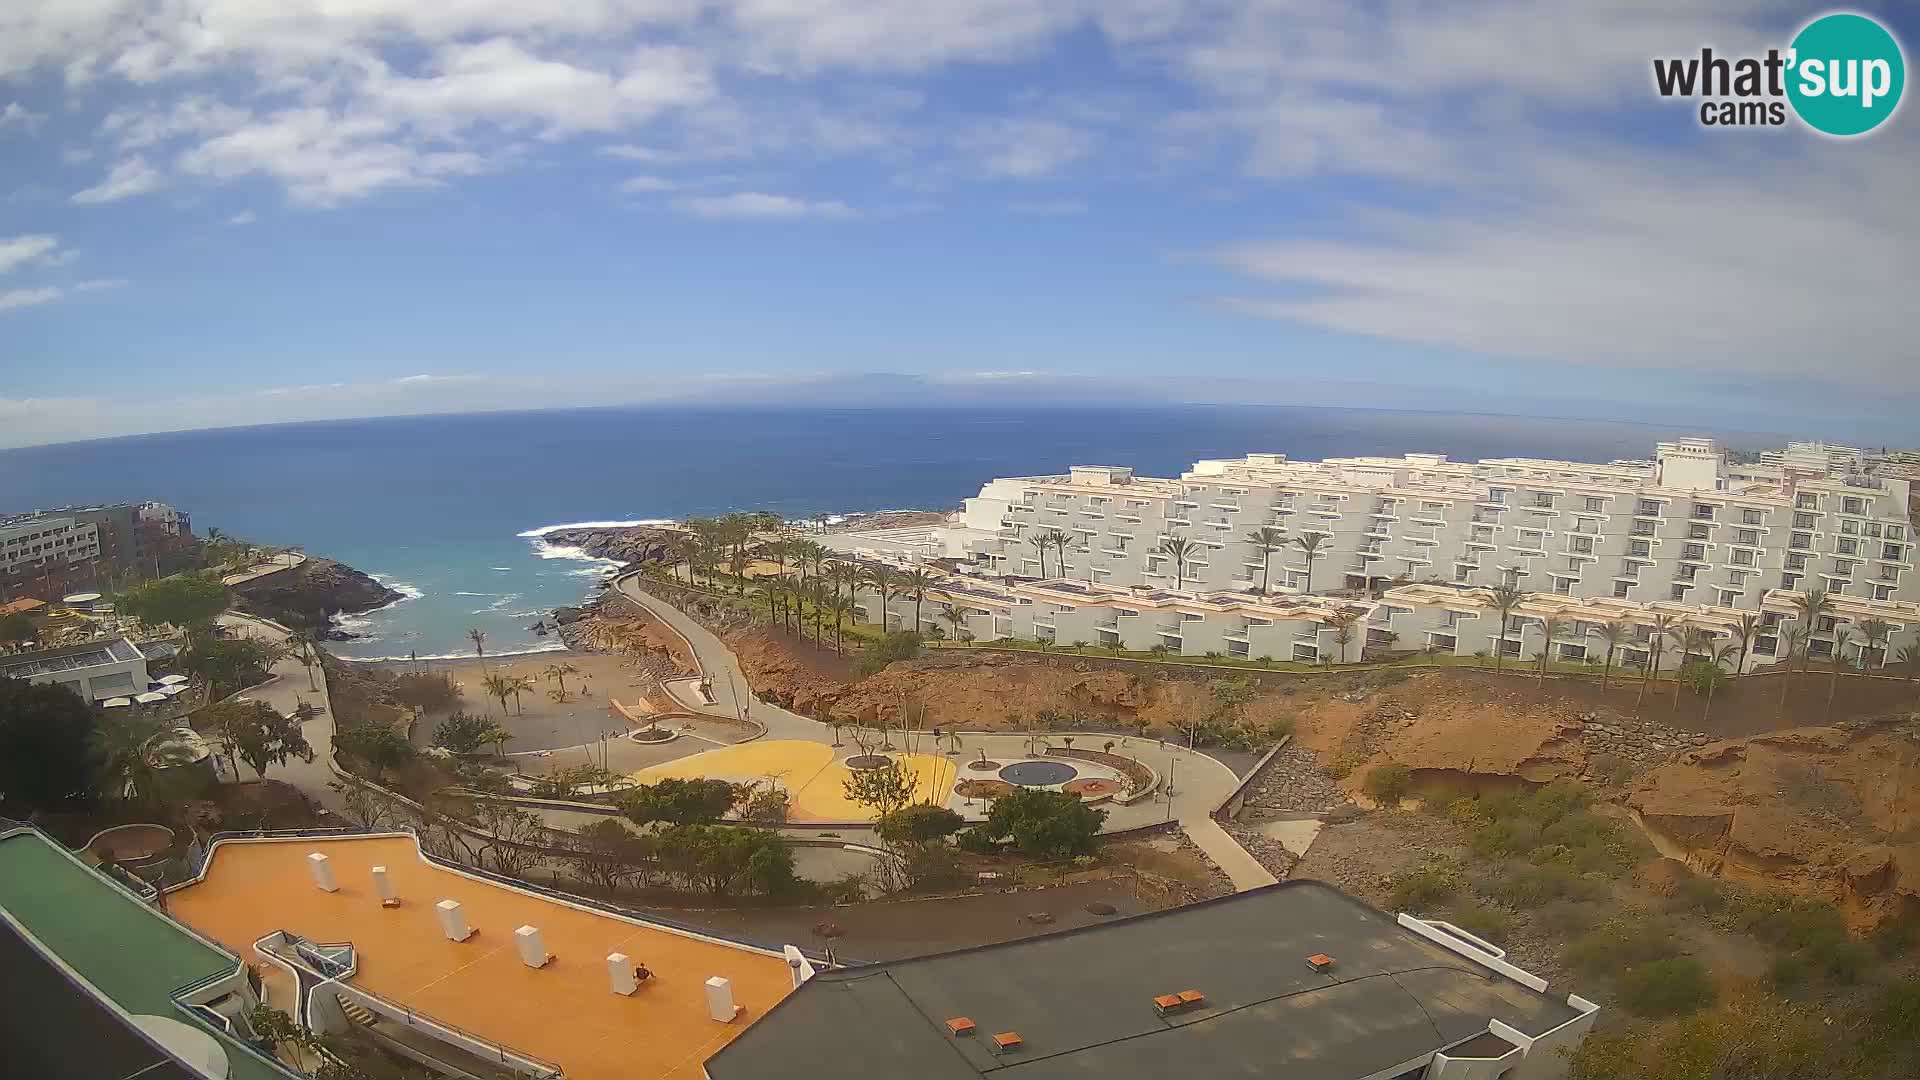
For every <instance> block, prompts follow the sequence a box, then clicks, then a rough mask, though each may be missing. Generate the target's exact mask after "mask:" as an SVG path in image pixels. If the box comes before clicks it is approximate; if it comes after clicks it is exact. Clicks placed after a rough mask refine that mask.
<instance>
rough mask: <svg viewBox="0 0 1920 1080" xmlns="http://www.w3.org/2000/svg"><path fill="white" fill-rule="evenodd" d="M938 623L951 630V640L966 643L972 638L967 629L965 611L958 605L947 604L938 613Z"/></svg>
mask: <svg viewBox="0 0 1920 1080" xmlns="http://www.w3.org/2000/svg"><path fill="white" fill-rule="evenodd" d="M940 621H941V622H944V623H946V624H947V625H948V626H951V627H952V628H953V640H955V641H966V640H968V639H969V638H971V637H973V634H972V632H971V631H969V630H968V629H967V609H966V608H963V607H961V606H960V605H959V604H948V605H946V607H945V608H944V609H942V610H941V612H940Z"/></svg>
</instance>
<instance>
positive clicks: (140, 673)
mask: <svg viewBox="0 0 1920 1080" xmlns="http://www.w3.org/2000/svg"><path fill="white" fill-rule="evenodd" d="M0 677H4V678H9V679H25V680H27V681H28V682H34V683H58V684H60V685H62V686H65V687H67V688H69V689H71V690H72V691H73V692H74V693H76V694H79V695H80V696H81V697H82V698H84V699H85V700H87V701H89V702H98V701H104V700H106V699H107V698H115V697H128V696H131V695H133V694H141V693H145V692H146V689H147V682H148V676H147V658H146V656H145V654H143V653H141V651H140V648H139V646H137V645H135V644H134V643H133V642H131V641H128V640H127V639H126V638H114V639H111V640H107V641H95V642H89V643H88V644H85V645H70V646H67V647H66V648H61V649H43V650H41V651H39V652H29V653H17V654H14V655H12V656H0Z"/></svg>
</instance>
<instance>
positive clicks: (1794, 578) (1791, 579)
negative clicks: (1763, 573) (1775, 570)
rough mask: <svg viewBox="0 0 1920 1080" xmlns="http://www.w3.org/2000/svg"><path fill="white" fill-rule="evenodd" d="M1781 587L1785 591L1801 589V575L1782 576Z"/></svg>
mask: <svg viewBox="0 0 1920 1080" xmlns="http://www.w3.org/2000/svg"><path fill="white" fill-rule="evenodd" d="M1780 587H1781V588H1783V589H1797V588H1799V587H1800V575H1799V574H1781V575H1780Z"/></svg>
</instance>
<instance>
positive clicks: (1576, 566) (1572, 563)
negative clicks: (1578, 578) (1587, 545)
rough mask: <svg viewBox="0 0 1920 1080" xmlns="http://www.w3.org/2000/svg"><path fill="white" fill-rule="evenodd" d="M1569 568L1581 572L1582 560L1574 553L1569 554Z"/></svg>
mask: <svg viewBox="0 0 1920 1080" xmlns="http://www.w3.org/2000/svg"><path fill="white" fill-rule="evenodd" d="M1567 569H1569V570H1571V571H1573V572H1574V573H1576V574H1577V573H1579V572H1580V570H1581V566H1580V560H1579V559H1578V558H1576V557H1574V556H1572V555H1569V556H1567Z"/></svg>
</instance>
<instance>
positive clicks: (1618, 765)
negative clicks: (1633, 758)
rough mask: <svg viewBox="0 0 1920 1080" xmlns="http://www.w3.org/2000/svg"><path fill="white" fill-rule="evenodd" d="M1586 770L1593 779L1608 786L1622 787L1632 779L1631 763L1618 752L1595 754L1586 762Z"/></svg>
mask: <svg viewBox="0 0 1920 1080" xmlns="http://www.w3.org/2000/svg"><path fill="white" fill-rule="evenodd" d="M1587 771H1588V772H1591V773H1592V774H1593V777H1594V779H1596V780H1598V781H1600V782H1601V783H1603V784H1606V785H1607V786H1608V787H1624V786H1626V783H1627V781H1629V780H1632V779H1633V765H1632V764H1631V763H1630V762H1628V761H1627V759H1626V758H1623V757H1621V756H1620V755H1619V754H1597V755H1595V756H1594V759H1593V760H1592V761H1591V762H1589V763H1588V765H1587Z"/></svg>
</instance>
